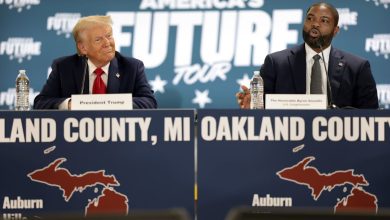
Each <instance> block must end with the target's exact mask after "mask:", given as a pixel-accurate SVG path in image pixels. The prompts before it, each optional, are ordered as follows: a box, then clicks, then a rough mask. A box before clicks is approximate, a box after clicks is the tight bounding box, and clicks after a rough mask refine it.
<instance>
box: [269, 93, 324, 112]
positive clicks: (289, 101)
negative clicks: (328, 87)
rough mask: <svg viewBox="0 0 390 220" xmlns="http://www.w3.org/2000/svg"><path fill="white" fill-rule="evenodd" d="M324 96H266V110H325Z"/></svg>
mask: <svg viewBox="0 0 390 220" xmlns="http://www.w3.org/2000/svg"><path fill="white" fill-rule="evenodd" d="M326 106H327V98H326V95H322V94H321V95H317V94H316V95H312V94H310V95H308V94H266V95H265V108H266V109H326Z"/></svg>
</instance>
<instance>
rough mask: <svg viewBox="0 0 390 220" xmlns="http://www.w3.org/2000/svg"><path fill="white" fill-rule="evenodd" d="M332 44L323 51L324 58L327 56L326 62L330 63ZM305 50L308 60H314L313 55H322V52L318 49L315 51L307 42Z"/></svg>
mask: <svg viewBox="0 0 390 220" xmlns="http://www.w3.org/2000/svg"><path fill="white" fill-rule="evenodd" d="M331 47H332V46H329V47H327V48H325V49H324V50H323V51H322V52H323V53H324V58H325V61H326V63H328V61H329V55H330V49H331ZM305 50H306V62H308V61H312V62H314V61H313V56H314V55H316V54H318V55H320V56H321V57H322V54H321V53H317V52H316V51H314V50H313V49H311V47H310V46H309V45H308V44H307V43H305Z"/></svg>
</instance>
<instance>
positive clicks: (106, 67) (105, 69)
mask: <svg viewBox="0 0 390 220" xmlns="http://www.w3.org/2000/svg"><path fill="white" fill-rule="evenodd" d="M109 67H110V63H107V64H106V65H105V66H102V70H103V71H104V74H108V68H109ZM96 68H97V67H96V66H95V64H93V63H92V62H91V60H88V69H89V75H92V74H94V73H93V72H94V71H95V69H96Z"/></svg>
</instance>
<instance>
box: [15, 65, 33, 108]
mask: <svg viewBox="0 0 390 220" xmlns="http://www.w3.org/2000/svg"><path fill="white" fill-rule="evenodd" d="M29 93H30V80H29V79H28V77H27V75H26V70H19V75H18V77H16V102H15V110H17V111H26V110H30V103H29Z"/></svg>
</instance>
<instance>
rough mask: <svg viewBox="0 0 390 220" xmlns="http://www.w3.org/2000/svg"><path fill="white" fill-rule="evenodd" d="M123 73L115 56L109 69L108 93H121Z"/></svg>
mask: <svg viewBox="0 0 390 220" xmlns="http://www.w3.org/2000/svg"><path fill="white" fill-rule="evenodd" d="M121 78H122V77H121V74H120V73H119V68H118V60H117V58H116V57H115V58H114V59H113V60H111V63H110V67H109V69H108V81H107V93H119V89H120V84H121Z"/></svg>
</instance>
